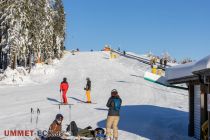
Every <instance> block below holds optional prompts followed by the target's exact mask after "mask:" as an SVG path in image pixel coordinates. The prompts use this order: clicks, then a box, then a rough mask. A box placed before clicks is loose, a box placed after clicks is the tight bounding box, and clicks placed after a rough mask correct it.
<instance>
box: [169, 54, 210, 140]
mask: <svg viewBox="0 0 210 140" xmlns="http://www.w3.org/2000/svg"><path fill="white" fill-rule="evenodd" d="M166 78H167V81H168V82H169V83H170V84H181V83H186V84H187V86H188V91H189V125H188V135H189V136H191V137H194V138H196V139H199V140H200V139H208V138H207V137H208V136H209V134H210V131H209V130H208V129H207V128H209V127H210V121H208V120H209V118H210V107H208V106H210V96H209V95H210V55H209V56H207V57H205V58H203V59H201V60H199V61H197V62H192V63H189V64H183V65H177V66H174V67H171V68H167V69H166ZM208 97H209V98H208ZM208 110H209V111H208ZM205 124H206V128H204V126H205ZM202 126H203V127H202ZM207 126H208V127H207ZM202 128H203V129H202Z"/></svg>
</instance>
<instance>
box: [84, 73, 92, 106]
mask: <svg viewBox="0 0 210 140" xmlns="http://www.w3.org/2000/svg"><path fill="white" fill-rule="evenodd" d="M86 80H87V84H86V87H85V88H84V90H86V96H87V102H86V103H91V97H90V91H91V81H90V78H88V77H87V78H86Z"/></svg>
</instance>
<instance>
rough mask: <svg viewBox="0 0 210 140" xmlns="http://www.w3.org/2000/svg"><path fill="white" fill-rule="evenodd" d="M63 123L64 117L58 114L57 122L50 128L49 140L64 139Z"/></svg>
mask: <svg viewBox="0 0 210 140" xmlns="http://www.w3.org/2000/svg"><path fill="white" fill-rule="evenodd" d="M62 121H63V115H62V114H57V115H56V117H55V120H54V121H53V122H52V124H51V125H50V127H49V130H48V136H47V140H63V139H62Z"/></svg>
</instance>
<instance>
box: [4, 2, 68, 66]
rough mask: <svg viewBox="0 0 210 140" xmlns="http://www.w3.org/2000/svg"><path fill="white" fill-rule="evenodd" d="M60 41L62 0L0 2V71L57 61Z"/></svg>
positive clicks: (61, 41) (62, 41)
mask: <svg viewBox="0 0 210 140" xmlns="http://www.w3.org/2000/svg"><path fill="white" fill-rule="evenodd" d="M64 39H65V13H64V7H63V3H62V0H0V69H2V70H5V69H6V68H7V67H10V68H12V69H15V68H16V67H17V66H23V67H25V68H29V69H30V68H31V67H32V65H33V64H35V63H40V62H44V63H48V64H49V63H51V62H52V60H53V59H55V58H58V59H60V58H61V57H62V56H63V52H64V50H65V47H64Z"/></svg>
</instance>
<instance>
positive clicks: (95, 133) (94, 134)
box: [66, 121, 106, 140]
mask: <svg viewBox="0 0 210 140" xmlns="http://www.w3.org/2000/svg"><path fill="white" fill-rule="evenodd" d="M66 131H67V132H70V131H71V134H72V135H73V136H75V137H88V138H95V139H96V140H98V139H100V140H103V139H105V137H106V136H105V134H104V133H105V131H104V129H103V128H96V129H95V130H93V129H92V127H91V126H88V127H86V128H84V129H81V128H78V127H77V124H76V122H75V121H72V122H71V123H70V125H68V127H67V129H66Z"/></svg>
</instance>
